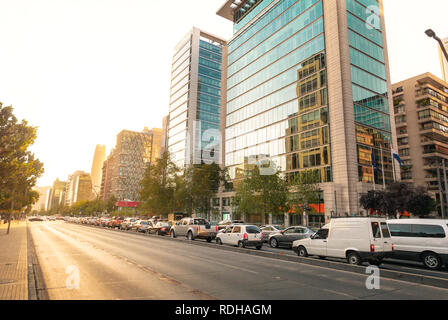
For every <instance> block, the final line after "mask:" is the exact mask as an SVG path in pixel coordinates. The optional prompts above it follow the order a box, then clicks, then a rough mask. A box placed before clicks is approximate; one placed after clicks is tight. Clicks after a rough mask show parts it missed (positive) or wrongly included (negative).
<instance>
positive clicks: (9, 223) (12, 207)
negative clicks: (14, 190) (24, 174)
mask: <svg viewBox="0 0 448 320" xmlns="http://www.w3.org/2000/svg"><path fill="white" fill-rule="evenodd" d="M13 211H14V198H13V199H12V201H11V211H10V212H9V216H8V230H7V231H6V234H7V235H9V230H10V229H11V216H12V212H13Z"/></svg>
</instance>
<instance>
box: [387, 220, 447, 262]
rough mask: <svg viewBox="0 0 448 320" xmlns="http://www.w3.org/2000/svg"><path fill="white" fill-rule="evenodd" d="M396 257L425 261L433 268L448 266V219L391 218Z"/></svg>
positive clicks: (390, 224)
mask: <svg viewBox="0 0 448 320" xmlns="http://www.w3.org/2000/svg"><path fill="white" fill-rule="evenodd" d="M387 223H388V224H389V229H390V232H391V235H392V241H393V242H394V244H395V249H396V252H395V255H394V259H401V260H409V261H418V262H423V264H424V265H425V266H426V267H427V268H429V269H432V270H437V269H440V268H441V267H442V266H443V265H445V266H448V237H447V236H448V220H430V219H400V220H389V221H387Z"/></svg>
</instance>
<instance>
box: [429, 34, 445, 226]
mask: <svg viewBox="0 0 448 320" xmlns="http://www.w3.org/2000/svg"><path fill="white" fill-rule="evenodd" d="M425 33H426V35H427V36H428V37H430V38H433V39H434V40H436V41H437V42H438V43H439V45H440V49H442V52H443V55H444V56H445V59H446V62H448V52H447V51H446V48H445V46H444V44H443V42H442V40H441V39H440V38H439V37H438V36H437V35H436V33H435V32H434V30H432V29H428V30H426V31H425ZM442 166H443V179H444V182H445V197H446V201H447V205H448V182H447V175H446V165H445V159H442ZM438 171H439V168H437V172H438ZM439 183H440V180H439ZM440 200H441V201H440V202H441V203H442V218H443V219H445V210H444V208H443V199H440Z"/></svg>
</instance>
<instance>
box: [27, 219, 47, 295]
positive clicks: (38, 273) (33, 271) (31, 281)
mask: <svg viewBox="0 0 448 320" xmlns="http://www.w3.org/2000/svg"><path fill="white" fill-rule="evenodd" d="M26 233H27V249H28V253H27V255H28V300H49V297H48V294H47V291H46V286H45V282H44V277H43V273H42V269H41V268H40V264H39V259H38V257H37V253H36V248H35V246H34V242H33V237H32V236H31V231H30V228H29V225H28V222H27V223H26Z"/></svg>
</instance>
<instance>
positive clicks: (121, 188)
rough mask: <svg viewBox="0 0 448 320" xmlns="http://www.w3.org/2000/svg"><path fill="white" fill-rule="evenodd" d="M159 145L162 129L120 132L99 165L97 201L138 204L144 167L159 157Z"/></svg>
mask: <svg viewBox="0 0 448 320" xmlns="http://www.w3.org/2000/svg"><path fill="white" fill-rule="evenodd" d="M161 143H162V129H157V128H155V129H152V130H149V129H148V128H145V129H144V130H143V132H134V131H129V130H123V131H122V132H120V133H119V134H118V135H117V144H116V146H115V149H114V150H112V152H111V154H110V155H109V157H108V158H107V160H106V161H105V162H104V164H103V170H102V171H103V179H102V183H101V198H102V199H103V200H105V201H107V200H108V199H110V197H112V196H115V197H116V198H117V200H120V201H131V202H137V201H139V199H140V189H141V181H142V179H143V176H144V174H145V171H146V168H147V167H148V166H150V165H151V164H153V163H154V162H155V161H156V159H157V158H159V157H160V152H161V147H162V146H161Z"/></svg>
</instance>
